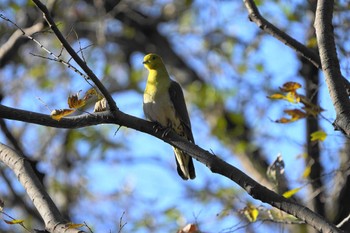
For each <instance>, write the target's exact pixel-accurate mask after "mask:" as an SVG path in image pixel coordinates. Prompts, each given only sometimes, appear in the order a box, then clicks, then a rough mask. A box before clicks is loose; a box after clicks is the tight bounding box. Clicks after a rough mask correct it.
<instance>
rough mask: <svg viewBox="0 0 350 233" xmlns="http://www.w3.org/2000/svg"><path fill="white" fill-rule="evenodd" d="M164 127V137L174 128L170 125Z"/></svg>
mask: <svg viewBox="0 0 350 233" xmlns="http://www.w3.org/2000/svg"><path fill="white" fill-rule="evenodd" d="M163 129H164V132H163V133H162V137H166V136H168V134H169V133H170V131H171V130H172V128H170V127H165V128H163Z"/></svg>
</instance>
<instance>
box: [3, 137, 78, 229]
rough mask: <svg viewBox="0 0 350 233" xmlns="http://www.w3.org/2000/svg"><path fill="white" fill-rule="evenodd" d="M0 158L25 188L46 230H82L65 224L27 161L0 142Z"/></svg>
mask: <svg viewBox="0 0 350 233" xmlns="http://www.w3.org/2000/svg"><path fill="white" fill-rule="evenodd" d="M0 160H1V161H2V162H3V163H5V164H6V165H7V166H8V167H9V168H10V169H11V170H12V171H13V172H14V173H15V174H16V176H17V178H18V181H19V182H20V183H21V184H22V186H23V187H24V188H25V190H26V192H27V194H28V196H29V197H30V199H31V200H32V202H33V204H34V206H35V207H36V209H37V210H38V212H39V213H40V216H41V217H42V218H43V220H44V223H45V228H46V230H48V231H49V232H53V233H79V232H82V231H80V230H77V229H70V228H69V227H68V226H67V225H66V224H67V221H66V220H64V219H63V217H62V216H61V214H60V212H59V211H58V209H57V207H56V206H55V204H54V203H53V201H52V200H51V198H50V196H49V195H48V194H47V193H46V192H45V188H44V187H43V185H42V184H41V183H40V181H39V179H38V178H37V177H36V175H35V173H34V171H33V169H32V167H31V166H30V163H29V161H27V160H26V159H25V158H24V157H22V156H20V155H19V154H18V153H16V151H14V150H13V149H11V148H10V147H8V146H6V145H4V144H2V143H0Z"/></svg>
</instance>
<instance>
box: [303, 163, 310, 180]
mask: <svg viewBox="0 0 350 233" xmlns="http://www.w3.org/2000/svg"><path fill="white" fill-rule="evenodd" d="M310 173H311V164H310V165H307V166H306V167H305V170H304V172H303V178H304V179H306V178H308V177H309V175H310Z"/></svg>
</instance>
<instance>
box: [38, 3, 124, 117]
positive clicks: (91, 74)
mask: <svg viewBox="0 0 350 233" xmlns="http://www.w3.org/2000/svg"><path fill="white" fill-rule="evenodd" d="M33 2H34V3H35V5H36V6H37V7H38V8H39V9H40V10H41V12H43V15H44V19H45V20H46V22H47V23H48V24H49V26H50V28H51V29H52V31H53V32H54V33H55V35H56V36H57V38H58V39H59V41H60V42H61V43H62V45H63V47H64V48H65V49H66V50H67V52H68V53H69V55H71V56H72V58H73V59H74V61H75V62H76V63H77V64H78V65H79V66H80V67H81V68H82V69H83V70H84V72H85V73H86V74H87V75H88V76H89V77H90V78H91V80H92V81H93V82H94V84H95V85H96V86H97V88H98V89H99V90H100V91H101V93H102V94H103V96H104V97H105V98H106V100H107V102H108V105H109V108H110V110H111V112H113V113H115V112H118V111H119V110H118V107H117V105H116V103H115V101H114V100H113V98H112V96H111V94H110V93H109V92H108V91H107V89H106V87H105V86H104V85H103V84H102V83H101V81H100V80H99V79H98V78H97V77H96V75H95V74H94V72H92V70H91V69H90V68H89V67H88V66H87V64H86V63H85V62H84V60H83V59H81V58H80V57H79V55H78V54H77V53H76V52H75V51H74V49H73V48H72V47H71V46H70V44H69V43H68V41H67V40H66V39H65V38H64V36H63V35H62V33H61V32H60V30H59V29H58V28H57V26H56V23H55V22H54V20H53V19H52V17H51V14H50V12H49V10H48V9H47V7H46V6H45V5H44V4H42V3H41V2H40V0H33Z"/></svg>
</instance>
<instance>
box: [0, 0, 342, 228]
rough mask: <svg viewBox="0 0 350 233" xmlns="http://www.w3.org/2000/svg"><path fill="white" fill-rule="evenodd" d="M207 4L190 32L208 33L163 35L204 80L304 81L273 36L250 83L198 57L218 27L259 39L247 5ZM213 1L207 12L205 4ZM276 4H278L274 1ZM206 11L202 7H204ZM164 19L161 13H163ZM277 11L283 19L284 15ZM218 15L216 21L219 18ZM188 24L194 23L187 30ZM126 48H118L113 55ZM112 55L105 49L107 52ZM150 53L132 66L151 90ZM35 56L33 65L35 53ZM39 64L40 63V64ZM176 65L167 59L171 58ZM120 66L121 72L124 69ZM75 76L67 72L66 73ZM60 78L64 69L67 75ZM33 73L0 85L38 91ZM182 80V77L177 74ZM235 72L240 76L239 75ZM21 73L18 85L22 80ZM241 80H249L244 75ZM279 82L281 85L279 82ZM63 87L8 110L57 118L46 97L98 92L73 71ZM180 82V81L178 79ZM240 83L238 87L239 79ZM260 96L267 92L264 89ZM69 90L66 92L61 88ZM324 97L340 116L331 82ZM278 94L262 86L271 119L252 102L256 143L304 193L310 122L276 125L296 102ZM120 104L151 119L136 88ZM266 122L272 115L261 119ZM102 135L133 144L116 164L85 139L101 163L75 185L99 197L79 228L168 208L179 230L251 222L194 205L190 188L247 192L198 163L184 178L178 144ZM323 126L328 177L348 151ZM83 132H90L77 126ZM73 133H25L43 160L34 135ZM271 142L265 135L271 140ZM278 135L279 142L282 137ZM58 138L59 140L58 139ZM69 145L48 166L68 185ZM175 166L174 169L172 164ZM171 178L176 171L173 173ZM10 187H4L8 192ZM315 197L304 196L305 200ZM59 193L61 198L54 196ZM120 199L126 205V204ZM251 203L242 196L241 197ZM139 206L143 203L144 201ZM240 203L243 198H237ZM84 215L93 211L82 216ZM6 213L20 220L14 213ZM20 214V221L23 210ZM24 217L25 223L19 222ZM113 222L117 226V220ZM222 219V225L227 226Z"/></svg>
mask: <svg viewBox="0 0 350 233" xmlns="http://www.w3.org/2000/svg"><path fill="white" fill-rule="evenodd" d="M195 4H197V5H196V6H197V7H203V6H205V7H207V8H204V10H203V11H202V15H199V17H198V18H197V19H195V21H193V22H192V23H193V24H192V25H189V27H188V29H191V30H195V31H196V32H199V33H200V34H199V35H193V34H188V35H187V34H182V35H180V34H177V25H174V24H170V25H163V26H162V27H160V30H161V32H162V33H163V34H165V35H171V38H170V41H171V42H172V43H173V45H174V47H175V48H176V51H177V53H178V54H179V55H180V56H182V57H183V58H184V59H185V60H186V61H188V62H189V64H191V65H192V66H193V67H194V68H195V69H196V70H197V71H198V73H199V74H203V79H206V80H214V79H215V80H214V81H212V83H213V85H215V86H216V87H217V88H220V89H225V88H227V89H230V88H231V87H232V89H233V90H234V91H235V92H236V93H238V94H239V95H242V96H241V97H244V96H243V95H246V96H248V97H249V95H251V94H250V91H251V90H250V89H249V88H250V86H248V85H246V86H239V85H238V84H239V82H238V81H240V80H239V78H242V79H244V80H245V81H246V82H248V83H250V84H253V85H254V84H255V85H256V86H257V87H259V85H263V84H265V83H266V82H268V83H270V84H271V85H272V86H271V87H270V88H271V89H272V90H276V91H277V90H278V87H279V86H282V85H283V83H285V82H287V81H299V82H301V79H300V77H298V76H297V70H298V68H299V66H300V64H299V62H298V61H297V60H296V55H295V53H294V51H292V50H291V49H289V48H287V47H286V46H284V45H283V44H282V43H281V42H279V41H277V40H276V39H274V38H272V37H271V36H265V37H264V38H263V40H262V42H261V43H262V45H261V47H260V49H259V50H258V51H255V50H253V52H252V53H251V54H249V55H248V56H249V59H251V60H252V61H257V62H261V63H262V64H263V65H264V66H265V70H264V72H263V73H261V72H258V71H256V70H253V69H251V70H249V71H248V72H247V73H245V74H244V77H241V75H242V74H239V73H233V72H232V71H233V70H234V68H232V67H231V66H230V64H229V63H224V62H223V61H222V60H216V59H217V57H216V54H215V53H214V52H211V53H208V54H207V55H208V59H201V60H200V59H198V56H197V53H200V52H202V50H203V48H205V47H204V45H203V44H202V42H203V34H204V33H207V32H210V31H211V30H213V29H215V28H216V27H217V26H218V25H222V23H224V24H225V28H224V29H225V33H227V34H229V35H232V36H235V37H239V38H241V39H242V40H244V41H246V42H249V41H251V40H252V39H254V35H255V32H256V30H258V28H257V26H256V25H255V24H254V23H252V22H250V21H249V20H248V19H247V14H245V13H244V12H239V14H238V13H235V12H233V11H239V10H240V9H242V6H241V4H242V3H236V2H234V1H216V2H213V3H211V5H210V6H208V5H207V4H206V2H205V1H196V3H195ZM203 4H204V5H203ZM273 4H274V3H273ZM273 4H266V6H264V7H262V10H261V11H262V12H267V13H269V14H270V15H273V16H274V17H273V18H272V20H273V21H278V24H279V25H280V26H281V27H285V26H286V21H285V20H280V19H283V15H282V13H281V12H280V10H279V8H277V7H273V8H271V6H272V5H273ZM197 9H198V8H197ZM155 12H156V11H155ZM275 13H276V14H275ZM213 15H214V16H216V17H212V16H213ZM208 17H212V20H210V21H209V22H208ZM185 26H186V25H185ZM299 26H301V24H291V26H290V28H288V30H289V31H290V32H293V35H295V36H296V37H297V39H300V40H302V39H303V36H304V35H302V33H303V32H302V31H301V30H300V29H298V27H299ZM82 43H86V44H89V41H82ZM113 49H116V50H117V49H118V48H113ZM91 50H94V54H99V55H98V56H95V57H93V60H92V61H91V62H92V63H93V65H92V66H91V67H93V68H94V72H95V73H96V74H97V75H98V76H99V77H102V75H103V67H104V65H105V63H106V62H112V61H107V60H106V59H105V56H104V55H103V54H102V53H99V51H100V50H99V48H98V47H97V46H94V47H93V48H91ZM233 50H234V52H235V53H233V55H232V61H233V62H234V63H239V62H240V59H241V56H240V55H241V54H242V53H243V52H244V51H243V49H242V48H240V47H233ZM101 51H102V50H101ZM143 56H144V54H141V53H136V54H134V55H133V56H132V65H133V68H134V69H135V70H142V75H143V77H144V78H145V79H144V81H143V82H141V85H142V86H144V85H145V80H146V77H147V71H146V70H145V69H144V68H143V66H142V59H143ZM28 59H34V60H35V59H39V58H33V57H31V56H30V55H29V54H28ZM34 62H35V61H34ZM209 62H213V63H214V64H215V62H216V63H217V64H223V65H222V67H221V68H222V70H223V72H222V73H221V74H220V73H218V74H215V75H214V76H211V75H210V74H211V73H208V72H207V70H206V67H208V63H209ZM165 63H166V61H165ZM114 65H115V66H116V67H117V68H119V69H118V73H114V74H113V75H112V76H111V77H109V78H115V79H117V80H118V81H120V83H123V81H126V80H127V79H128V73H127V71H126V69H125V68H124V69H123V67H122V66H119V65H118V64H114ZM116 67H114V69H116ZM63 69H65V68H63ZM57 70H62V66H61V65H55V69H53V70H51V72H52V77H53V78H52V79H53V81H57V80H55V79H56V78H57V77H56V76H55V72H57ZM58 72H60V71H58ZM27 75H28V73H26V71H25V70H24V69H17V68H15V67H12V66H11V65H10V66H7V67H6V68H5V69H3V70H0V77H1V78H0V83H1V84H6V83H10V84H9V85H11V88H16V87H18V88H22V87H23V86H36V85H38V83H40V80H37V79H36V80H33V79H29V78H28V77H27ZM171 75H173V74H171ZM229 75H232V77H231V76H229ZM14 76H15V78H16V79H14ZM237 77H239V78H237ZM270 77H272V78H273V80H272V81H271V80H270ZM59 78H60V83H59V84H57V85H56V86H54V87H52V89H51V90H45V91H42V90H39V89H36V88H30V89H26V92H25V93H21V95H20V96H11V91H9V89H7V90H5V91H7V92H6V98H5V99H4V101H3V102H2V103H3V104H4V105H8V106H14V107H18V108H21V109H27V110H32V111H37V112H41V113H47V114H49V112H50V111H49V110H48V109H47V108H46V107H45V106H44V104H43V103H42V102H41V101H39V100H38V99H37V97H40V99H42V100H43V101H44V102H45V103H46V104H47V105H48V106H49V107H50V108H52V109H54V108H65V107H67V106H66V97H67V95H68V94H69V93H70V94H72V93H76V92H78V91H79V90H81V89H82V90H84V91H85V90H87V89H88V88H89V85H87V84H86V83H85V81H84V80H83V79H82V78H81V77H78V76H77V75H76V74H74V72H72V71H69V72H67V73H65V76H62V77H59ZM174 78H176V77H174ZM236 81H237V82H236ZM237 83H238V84H237ZM257 89H259V88H257ZM57 90H59V91H57ZM320 92H321V93H322V94H321V103H320V105H321V107H322V108H324V109H326V110H327V111H325V112H323V113H322V115H323V116H324V117H325V118H326V119H329V120H330V121H332V120H333V119H334V110H333V107H332V105H331V102H330V99H329V95H328V93H327V88H326V85H325V83H324V81H321V87H320ZM269 94H272V93H267V92H266V91H264V90H263V89H262V88H261V90H259V92H258V93H256V95H254V98H255V99H254V100H252V102H255V103H259V104H260V105H259V106H261V109H262V110H263V109H265V108H266V109H268V110H267V111H268V112H267V114H265V115H259V114H258V113H259V112H258V111H257V107H256V106H257V105H253V104H251V105H249V104H248V105H245V106H244V108H245V109H243V110H244V111H245V112H246V113H248V114H247V121H248V122H249V124H250V125H251V126H252V127H253V128H254V130H255V131H256V133H257V135H258V137H256V138H255V142H256V143H257V144H258V145H264V147H263V149H264V152H265V153H266V154H267V155H268V156H269V160H270V161H271V162H272V161H273V160H274V159H275V158H276V156H277V154H278V153H281V154H282V156H283V158H284V160H285V163H286V175H287V176H288V177H289V178H290V180H291V183H292V184H293V185H292V187H300V186H301V185H303V184H304V181H303V180H301V176H302V173H303V170H304V162H303V159H302V158H300V155H301V154H302V153H303V144H304V142H305V141H304V140H305V132H304V127H305V122H304V121H303V120H301V121H298V122H295V123H291V124H276V123H274V122H273V120H276V119H278V118H280V117H281V116H282V114H283V109H284V108H286V107H292V106H291V105H290V104H289V103H284V102H272V101H270V100H268V99H267V98H266V96H268V95H269ZM185 96H186V98H187V99H189V97H190V93H188V92H187V89H185ZM113 97H114V99H115V100H116V103H117V105H118V107H119V108H120V109H121V110H122V111H124V112H126V113H128V114H131V115H135V116H138V117H141V118H143V117H144V116H143V112H142V94H141V93H137V92H136V91H128V92H126V93H120V94H115V95H114V96H113ZM235 99H236V96H233V97H232V99H230V100H231V101H230V102H228V103H227V105H228V106H229V107H230V108H232V109H240V108H242V106H241V105H240V104H239V103H238V102H237V101H235ZM188 109H189V113H190V117H191V121H192V127H193V134H194V137H195V140H196V143H197V144H198V145H199V146H201V147H203V148H204V149H206V150H211V151H213V152H214V153H215V154H217V155H219V156H220V157H221V158H223V159H225V161H227V162H229V163H231V164H233V165H235V166H237V167H238V168H240V169H243V166H242V164H241V163H240V162H239V161H238V159H237V158H235V155H233V154H232V152H231V151H230V150H229V149H227V148H226V147H225V146H224V145H223V144H222V143H221V142H220V141H219V140H218V139H216V138H215V137H213V136H212V135H211V133H210V129H209V126H208V122H207V121H206V119H205V116H204V115H202V114H201V111H200V110H199V109H197V108H196V107H195V106H194V105H191V104H190V103H189V104H188ZM261 116H263V117H261ZM7 122H8V124H9V125H10V126H11V127H14V128H17V129H20V128H23V127H32V126H29V125H28V126H25V124H23V123H18V122H13V121H7ZM94 127H95V128H99V129H101V131H102V132H103V133H104V134H105V135H107V137H108V138H109V139H110V140H113V141H116V142H120V143H121V144H124V147H122V148H118V149H115V150H107V151H105V152H104V154H103V156H104V157H105V158H106V159H104V160H101V152H100V151H99V150H93V151H89V150H88V149H87V148H88V147H87V145H86V143H88V142H81V143H79V144H78V150H80V151H81V152H82V154H86V156H87V155H89V156H91V158H92V159H91V160H90V161H88V162H86V163H84V162H81V164H82V165H81V166H79V167H77V168H76V170H75V172H74V173H72V174H70V175H69V177H68V178H69V179H70V182H71V184H73V185H76V186H78V187H80V186H81V187H82V190H83V187H84V186H85V183H80V182H81V180H80V178H83V181H84V182H87V185H86V188H87V189H88V190H89V191H91V193H92V195H88V196H87V197H84V196H82V198H81V200H80V202H79V204H78V206H77V208H75V209H74V210H73V215H74V218H73V221H75V222H84V221H85V222H87V224H88V225H89V226H94V228H95V229H96V232H102V231H106V232H107V231H108V230H109V229H114V228H115V226H116V225H117V223H118V221H119V218H120V216H121V215H122V213H123V212H124V211H125V212H126V213H125V216H124V220H125V222H127V225H126V226H125V229H127V231H128V230H129V231H130V230H132V227H133V226H132V223H131V222H129V223H128V217H132V216H137V215H145V214H147V213H148V214H149V215H151V214H152V211H153V210H154V209H157V210H163V209H166V208H169V207H171V206H176V207H177V208H178V209H180V210H181V212H182V216H181V217H179V218H178V222H171V223H169V224H170V226H171V227H170V228H171V229H177V228H178V227H179V226H183V225H184V224H186V223H191V222H196V221H198V222H199V223H200V226H201V230H203V231H206V232H213V231H214V230H218V228H219V230H222V231H223V232H225V229H229V228H230V227H232V226H237V225H236V224H244V223H242V222H239V221H240V220H239V219H238V218H236V215H237V213H236V212H232V213H230V217H229V218H226V219H225V220H223V221H221V220H220V219H219V217H218V216H217V215H218V214H220V213H221V212H222V211H223V209H222V205H221V204H220V203H218V202H210V203H206V204H204V205H203V204H202V203H199V202H198V201H196V200H195V199H194V198H191V197H185V196H184V195H185V192H184V190H186V189H190V188H193V189H199V190H200V189H202V188H204V187H206V186H207V185H208V184H209V185H212V186H213V187H227V188H232V190H235V191H236V192H238V193H244V191H242V189H241V188H240V187H238V186H237V185H235V184H234V183H232V182H231V181H229V180H227V179H226V178H223V177H220V176H218V175H213V174H211V173H210V171H209V169H207V168H206V167H205V166H204V165H203V164H200V163H198V162H196V161H195V167H196V171H197V178H196V179H195V180H193V181H187V182H184V181H182V180H181V179H180V178H179V177H178V175H177V173H176V165H175V159H174V156H173V152H172V149H171V147H170V146H169V145H167V144H165V143H164V142H163V141H161V140H158V139H156V138H153V137H151V136H150V135H146V134H143V133H140V132H137V131H134V130H132V129H127V128H125V127H122V129H121V130H119V131H118V132H117V133H115V132H116V130H117V128H118V127H117V126H110V125H102V126H94ZM322 127H323V128H324V130H325V131H326V132H327V133H329V137H328V138H327V139H326V141H325V142H323V143H322V144H321V146H322V148H326V149H325V150H324V152H323V153H324V156H323V162H324V164H327V166H326V170H327V171H328V170H332V169H334V168H335V167H336V165H337V161H336V160H335V159H333V158H332V155H333V154H334V152H336V151H337V150H338V148H339V144H340V145H341V144H342V143H343V140H342V138H341V137H340V136H339V133H337V132H334V131H333V128H332V126H331V124H330V123H329V122H326V121H322ZM77 130H80V129H77ZM62 131H65V130H64V129H59V130H54V129H47V128H45V127H41V126H34V127H33V128H30V129H29V131H28V132H27V133H26V134H25V135H24V136H23V138H22V143H23V147H24V148H25V150H26V151H28V152H29V154H32V155H33V156H35V157H39V158H40V157H41V155H40V154H38V153H39V151H40V149H39V148H40V144H41V143H42V142H38V141H37V140H35V138H34V139H33V134H41V135H49V136H50V135H54V134H56V133H57V132H62ZM261 135H263V137H261ZM271 135H275V136H276V137H275V138H271V137H270V136H271ZM276 138H277V139H276ZM56 140H57V139H56ZM0 141H1V142H4V137H3V135H2V134H0ZM59 145H60V144H59V142H58V141H53V142H52V154H49V155H48V156H47V161H44V162H43V163H42V164H41V166H40V168H41V169H42V170H43V171H45V172H48V173H50V174H52V176H53V177H56V178H57V179H59V180H62V181H65V180H67V176H66V175H65V174H64V172H63V171H60V170H57V169H56V168H55V163H57V162H59V156H60V154H59V152H60V148H59ZM127 159H131V160H132V161H133V162H132V163H131V164H128V163H126V162H120V161H123V160H127ZM163 166H166V167H163ZM169 171H170V172H169ZM0 187H1V185H0ZM121 191H123V192H127V193H129V196H125V197H119V196H118V195H120V193H123V192H121ZM304 191H305V190H302V191H301V193H303V192H304ZM53 194H54V192H53ZM53 196H54V198H55V201H56V202H57V203H59V202H60V200H61V199H60V197H59V196H57V195H53ZM117 196H118V198H117ZM239 198H242V199H239ZM135 199H136V200H135ZM237 199H239V200H237ZM246 200H249V201H252V202H254V203H256V204H260V202H258V201H256V202H255V201H254V200H253V199H252V198H249V197H248V198H246V197H244V195H240V196H239V197H238V196H235V195H233V196H232V201H240V202H241V206H242V208H243V207H244V206H245V204H246ZM82 210H87V211H83V212H84V214H81V213H82ZM6 211H8V212H10V213H13V212H12V211H14V210H11V209H7V210H6ZM13 215H16V213H14V214H13ZM19 218H21V216H19ZM166 218H167V216H165V215H164V216H162V217H161V218H159V219H157V221H158V222H156V224H157V223H158V224H159V225H160V231H159V232H162V229H164V228H162V227H165V226H164V225H161V224H164V222H167V219H166ZM111 219H113V221H111ZM218 222H219V223H220V226H219V227H218ZM263 225H264V224H259V223H256V225H254V226H259V228H261V232H264V230H266V229H265V228H264V226H263ZM137 232H148V231H147V230H138V231H137ZM236 232H245V228H242V229H240V230H237V231H236Z"/></svg>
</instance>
